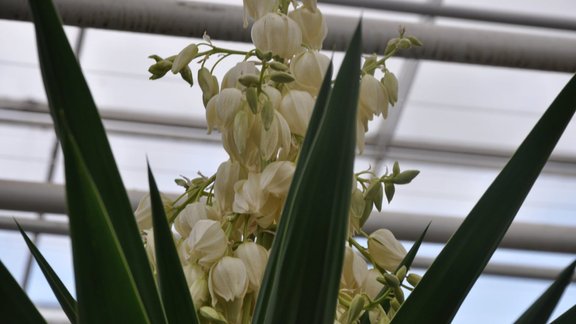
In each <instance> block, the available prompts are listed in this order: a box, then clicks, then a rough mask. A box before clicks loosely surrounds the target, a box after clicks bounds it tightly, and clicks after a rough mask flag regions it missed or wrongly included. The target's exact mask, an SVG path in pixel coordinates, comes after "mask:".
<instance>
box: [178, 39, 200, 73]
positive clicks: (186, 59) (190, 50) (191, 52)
mask: <svg viewBox="0 0 576 324" xmlns="http://www.w3.org/2000/svg"><path fill="white" fill-rule="evenodd" d="M196 54H198V46H196V44H190V45H188V46H186V47H185V48H184V49H183V50H181V51H180V53H178V56H176V58H175V59H174V63H172V73H174V74H176V73H178V72H180V71H182V69H184V67H186V66H188V64H190V62H192V60H193V59H194V58H195V57H196Z"/></svg>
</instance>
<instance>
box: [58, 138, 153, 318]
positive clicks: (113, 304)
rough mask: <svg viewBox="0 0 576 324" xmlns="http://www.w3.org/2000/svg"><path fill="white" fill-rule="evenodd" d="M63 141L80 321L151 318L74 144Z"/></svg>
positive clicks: (71, 139) (104, 209) (102, 204)
mask: <svg viewBox="0 0 576 324" xmlns="http://www.w3.org/2000/svg"><path fill="white" fill-rule="evenodd" d="M63 140H64V141H65V143H63V144H64V145H63V147H64V149H65V152H64V166H65V173H66V199H67V201H68V211H69V219H70V237H71V240H72V256H73V260H74V275H75V278H76V294H77V296H78V322H79V323H150V321H149V319H148V317H147V315H146V312H145V310H144V305H143V304H142V301H141V299H140V296H139V295H138V291H137V290H136V285H135V282H134V279H133V278H132V275H131V274H130V269H129V267H128V263H127V262H126V259H125V257H124V254H123V253H122V249H121V247H120V242H119V241H118V238H117V236H116V234H115V233H114V230H113V228H112V224H111V222H110V217H109V215H108V213H107V211H106V207H105V206H104V202H103V201H102V199H101V197H100V194H99V193H98V189H97V188H96V185H95V184H94V181H93V180H92V177H91V175H90V173H89V172H88V169H87V167H86V165H85V164H84V161H83V160H82V156H81V155H80V151H79V149H78V146H77V145H78V144H76V142H75V141H74V139H73V138H72V137H69V136H66V137H65V138H64V139H63ZM142 249H144V248H143V247H142Z"/></svg>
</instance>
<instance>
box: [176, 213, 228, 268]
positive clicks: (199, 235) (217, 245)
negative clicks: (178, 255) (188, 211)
mask: <svg viewBox="0 0 576 324" xmlns="http://www.w3.org/2000/svg"><path fill="white" fill-rule="evenodd" d="M186 244H188V249H189V254H190V260H191V261H193V262H197V263H198V264H200V265H201V266H203V267H204V268H208V267H210V266H211V265H212V264H214V262H216V261H218V260H219V259H220V258H221V257H223V256H224V254H225V253H226V249H227V248H228V242H227V240H226V234H225V233H224V231H223V230H222V228H221V227H220V223H219V222H216V221H213V220H210V219H201V220H199V221H197V222H196V224H194V227H193V228H192V230H191V231H190V235H189V236H188V238H187V239H186Z"/></svg>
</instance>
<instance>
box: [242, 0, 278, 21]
mask: <svg viewBox="0 0 576 324" xmlns="http://www.w3.org/2000/svg"><path fill="white" fill-rule="evenodd" d="M277 8H278V0H244V28H246V27H247V26H248V18H252V19H254V20H258V19H260V18H261V17H262V16H264V15H265V14H267V13H269V12H274V11H275V10H276V9H277Z"/></svg>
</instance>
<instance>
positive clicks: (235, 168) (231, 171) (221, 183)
mask: <svg viewBox="0 0 576 324" xmlns="http://www.w3.org/2000/svg"><path fill="white" fill-rule="evenodd" d="M245 177H246V175H245V174H244V172H243V170H242V166H240V163H238V162H234V161H230V160H228V161H226V162H224V163H222V164H220V166H219V167H218V171H216V180H214V199H215V200H216V204H217V205H218V207H219V209H220V212H221V213H222V214H227V213H230V212H232V204H233V203H234V184H235V183H236V182H238V181H239V180H240V179H243V178H245Z"/></svg>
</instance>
